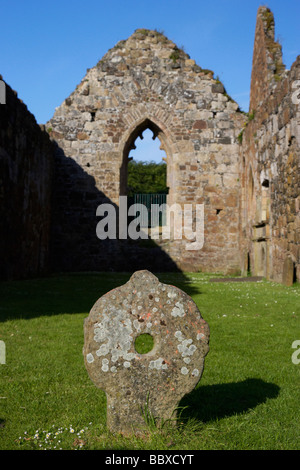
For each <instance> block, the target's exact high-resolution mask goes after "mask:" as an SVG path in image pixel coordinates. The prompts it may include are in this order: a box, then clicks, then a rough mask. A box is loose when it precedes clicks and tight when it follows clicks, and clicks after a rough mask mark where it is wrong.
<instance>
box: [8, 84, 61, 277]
mask: <svg viewBox="0 0 300 470" xmlns="http://www.w3.org/2000/svg"><path fill="white" fill-rule="evenodd" d="M5 95H6V104H1V105H0V218H1V225H0V227H1V228H0V259H1V263H0V278H1V279H18V278H25V277H30V276H36V275H40V274H42V273H44V272H46V271H47V269H48V260H49V258H48V256H49V230H50V214H51V211H50V206H51V200H50V198H51V184H52V163H53V144H52V142H51V140H50V139H49V136H48V134H47V133H46V132H45V131H44V130H42V129H41V128H40V126H39V125H38V124H37V123H36V120H35V118H34V116H33V115H32V114H31V113H30V112H29V111H28V109H27V107H26V106H25V105H24V104H23V103H22V102H21V100H19V99H18V97H17V94H16V93H15V92H14V91H13V90H12V89H11V88H10V87H9V86H8V85H7V84H5Z"/></svg>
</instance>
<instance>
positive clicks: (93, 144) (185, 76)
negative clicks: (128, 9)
mask: <svg viewBox="0 0 300 470" xmlns="http://www.w3.org/2000/svg"><path fill="white" fill-rule="evenodd" d="M243 120H244V116H243V114H242V113H241V112H240V111H239V109H238V105H237V104H236V103H235V102H234V101H233V100H232V99H230V97H229V96H228V95H227V94H226V91H225V89H224V87H223V85H222V84H221V83H220V82H219V80H216V79H214V78H213V72H211V71H208V70H202V69H201V67H199V66H198V65H197V64H196V63H195V62H194V61H193V60H191V59H190V57H189V56H188V55H187V54H186V53H184V52H183V51H182V50H180V49H178V48H177V46H176V45H175V44H174V43H173V42H172V41H170V40H168V39H167V38H166V37H165V36H164V35H163V34H160V33H157V32H155V31H149V30H142V29H140V30H137V31H136V32H135V33H134V34H133V35H132V36H131V37H130V38H129V39H127V40H126V41H120V42H119V43H118V44H117V45H116V46H115V47H114V48H112V49H111V50H110V51H108V53H107V54H106V55H105V56H104V57H103V58H102V60H100V61H99V62H98V64H97V65H96V66H95V67H94V68H92V69H90V70H88V71H87V74H86V76H85V77H84V78H83V80H82V81H81V83H80V84H79V85H78V86H77V88H76V90H75V91H74V92H73V93H72V94H71V95H70V96H69V97H68V98H67V99H66V100H65V101H64V103H63V104H62V105H61V106H60V107H59V108H57V109H56V111H55V114H54V116H53V118H52V119H51V121H50V122H49V123H48V124H47V128H48V129H49V132H50V135H51V136H52V137H53V138H54V139H55V141H56V142H57V145H58V155H60V157H58V156H57V157H56V158H57V159H59V165H60V172H61V173H63V174H64V175H66V174H67V173H68V172H69V171H70V168H71V166H72V167H73V170H72V184H71V185H70V184H69V182H68V179H65V177H64V178H63V179H64V181H65V182H66V184H64V185H63V187H62V184H63V182H62V181H60V186H59V188H58V189H57V191H58V192H59V194H60V197H59V203H58V204H57V205H56V207H54V213H55V214H56V215H55V217H56V220H59V221H60V224H61V225H60V227H59V233H58V231H57V230H56V232H55V243H56V249H57V250H58V252H60V251H61V252H63V253H64V258H65V259H68V260H69V262H68V264H67V266H66V268H67V269H76V268H77V266H78V257H76V254H75V246H74V242H73V237H74V234H76V242H77V252H78V253H80V257H81V259H85V262H86V267H87V268H88V267H89V266H91V263H93V265H94V266H95V267H96V268H98V270H101V266H103V263H104V260H103V243H101V241H100V240H98V241H97V240H96V239H95V227H96V224H97V218H96V215H95V213H96V207H97V204H99V202H100V201H101V196H105V197H106V198H108V199H109V201H111V202H112V203H114V204H116V205H118V203H119V195H126V191H127V163H128V154H129V151H130V149H132V148H133V146H134V141H135V139H136V138H137V137H138V136H139V135H141V133H142V132H143V131H144V130H145V129H147V128H149V129H151V130H152V131H153V134H154V136H157V137H158V138H159V140H160V142H161V147H162V148H163V149H164V150H165V152H166V155H167V184H168V187H169V196H168V202H169V204H173V203H176V204H180V205H182V207H183V204H186V203H193V204H204V211H205V219H204V227H205V233H204V238H205V244H204V247H203V249H202V250H199V251H187V250H186V249H185V243H186V241H185V240H179V241H178V240H170V241H166V242H164V243H163V244H160V249H161V251H163V252H165V253H166V254H167V255H168V256H169V257H170V258H171V259H172V260H173V261H174V262H175V263H176V265H177V266H178V267H179V268H180V269H184V270H199V269H201V270H203V271H223V272H228V273H230V272H231V273H233V272H237V271H239V270H240V264H241V259H240V251H239V244H240V243H239V234H240V232H239V210H240V208H239V204H240V201H239V194H240V189H241V187H240V181H239V145H238V143H237V140H236V138H237V136H238V134H239V131H240V128H241V125H242V122H243ZM66 168H68V170H67V171H65V169H66ZM74 168H75V169H76V168H77V169H78V168H79V170H80V171H79V173H80V174H79V175H78V172H77V171H76V170H75V169H74ZM75 173H76V174H75ZM89 178H92V179H93V183H94V185H93V191H94V193H93V194H94V196H93V197H94V199H93V200H92V201H90V202H89V206H90V207H92V210H91V211H89V210H88V209H87V210H86V211H85V215H83V216H82V217H80V216H79V215H78V214H79V213H81V212H82V207H83V205H84V204H85V201H84V199H85V198H87V197H90V198H91V197H92V196H91V194H89V195H88V194H87V192H86V189H84V190H82V184H83V180H84V179H85V180H86V179H87V180H88V179H89ZM58 179H59V174H58ZM85 184H86V183H85ZM87 185H88V184H86V186H87ZM74 188H77V189H76V191H78V192H79V191H80V192H81V194H80V195H78V198H77V199H76V200H74V198H73V197H72V194H71V193H73V192H74ZM88 191H90V188H89V190H88ZM61 201H64V203H63V204H62V203H61ZM88 212H90V217H89V220H87V213H88ZM84 217H86V219H85V223H84V225H85V227H83V226H82V225H83V224H82V219H83V218H84ZM86 224H88V227H89V230H90V232H91V235H92V236H93V238H94V243H93V250H92V252H91V250H90V244H87V243H86V236H85V237H84V236H82V235H81V234H83V230H84V231H85V229H86V227H87V225H86ZM54 229H56V227H54ZM70 238H72V240H70ZM80 240H81V241H80ZM68 247H71V248H72V253H71V255H70V256H68V253H67V251H68ZM126 250H127V255H126ZM128 250H129V248H128V246H127V247H126V248H125V258H126V259H127V265H128V260H129V259H131V260H132V259H133V257H132V254H131V252H130V250H129V251H128ZM111 251H112V250H110V249H109V246H108V248H107V252H111ZM148 251H149V249H148ZM140 256H142V258H143V257H144V255H140ZM59 258H61V257H60V256H59ZM91 258H92V260H91ZM154 258H155V257H154V256H151V259H152V260H153V259H154ZM118 262H119V261H117V263H118ZM111 263H112V266H111V267H112V268H115V269H117V268H118V267H117V266H113V262H112V261H111ZM147 263H148V261H147ZM149 263H150V264H146V265H144V266H143V267H145V268H147V269H148V268H149V269H152V265H151V261H149ZM79 264H80V263H79Z"/></svg>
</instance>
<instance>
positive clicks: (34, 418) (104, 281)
mask: <svg viewBox="0 0 300 470" xmlns="http://www.w3.org/2000/svg"><path fill="white" fill-rule="evenodd" d="M158 277H159V279H160V280H161V281H162V282H166V283H169V284H173V285H177V286H178V287H180V288H182V289H183V290H184V291H185V292H187V293H188V294H190V295H191V296H192V297H193V299H194V301H195V302H196V303H197V305H198V307H199V309H200V311H201V313H202V316H203V317H204V319H205V320H206V321H207V322H208V323H209V326H210V330H211V341H210V352H209V353H208V355H207V357H206V360H205V368H204V373H203V377H202V379H201V381H200V383H199V385H198V387H197V388H196V389H195V390H194V391H193V392H192V393H191V394H189V395H188V396H186V397H185V398H184V399H183V400H182V401H181V403H180V404H179V407H180V410H181V413H180V419H179V422H178V427H177V429H174V428H172V427H170V426H169V425H168V423H164V426H162V427H161V428H159V427H155V426H154V427H153V426H151V427H149V432H148V433H147V435H145V436H144V437H143V438H141V437H140V438H138V437H132V438H125V437H122V436H120V435H115V434H112V433H110V432H109V431H108V430H107V429H106V397H105V394H104V393H103V392H102V391H101V390H99V389H97V388H96V387H95V386H94V385H93V383H92V382H91V380H90V379H89V377H88V375H87V372H86V370H85V367H84V364H83V356H82V347H83V321H84V318H86V317H87V315H88V312H89V310H90V308H91V307H92V306H93V304H94V302H95V301H96V300H97V299H98V298H99V297H100V296H101V295H102V294H104V293H105V292H107V291H108V290H110V289H112V288H114V287H117V286H119V285H122V284H124V282H126V281H127V280H128V279H129V275H127V274H113V273H112V274H108V273H105V274H101V273H100V274H73V275H63V276H59V277H52V278H49V279H37V280H30V281H18V282H4V283H2V284H0V298H1V303H0V309H1V310H0V320H1V321H0V340H2V341H4V342H5V345H6V364H0V449H2V450H3V449H116V450H117V449H151V450H155V449H159V450H163V449H170V450H175V449H181V450H185V449H188V450H196V449H299V447H300V411H299V393H300V364H295V363H293V361H292V354H293V353H294V352H295V350H293V349H292V344H293V342H294V341H295V340H300V322H299V319H300V285H299V284H296V285H294V286H293V287H289V288H288V287H284V286H282V285H277V284H274V283H271V282H267V281H262V282H259V283H251V282H248V283H236V282H231V283H222V282H218V283H216V282H210V278H211V277H215V276H209V275H208V274H162V275H158ZM298 357H299V358H300V354H299V356H298Z"/></svg>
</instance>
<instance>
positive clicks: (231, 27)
mask: <svg viewBox="0 0 300 470" xmlns="http://www.w3.org/2000/svg"><path fill="white" fill-rule="evenodd" d="M260 5H266V6H268V7H269V8H271V10H272V11H273V13H274V15H275V38H276V39H279V40H280V42H281V44H282V46H283V59H284V63H285V65H286V66H287V68H290V66H291V64H292V63H293V62H294V60H295V58H296V56H297V54H299V53H300V28H299V18H300V1H299V0H285V1H283V0H269V1H268V2H266V3H264V2H263V1H260V0H213V1H210V2H209V1H207V0H205V1H203V0H151V1H150V2H149V1H146V0H123V1H122V0H109V1H103V0H85V1H83V0H51V1H50V2H45V1H41V0H1V4H0V17H1V48H0V74H2V76H3V78H4V80H5V81H6V82H7V83H8V84H9V85H10V86H11V87H12V88H13V89H14V90H16V91H17V92H18V96H19V97H20V99H22V100H23V101H24V102H25V104H26V105H27V107H28V109H29V111H31V112H32V113H33V114H34V116H35V117H36V120H37V122H38V123H46V122H47V121H48V120H49V119H50V118H51V117H52V116H53V114H54V111H55V108H56V107H57V106H59V105H60V104H61V103H62V102H63V100H64V99H65V98H67V97H68V96H69V95H70V93H71V92H72V91H73V90H74V89H75V87H76V85H78V83H80V81H81V79H82V78H83V77H84V75H85V74H86V69H87V68H91V67H93V66H94V65H96V63H97V62H98V61H99V60H100V59H101V58H102V56H103V55H104V54H105V53H106V52H107V51H108V49H110V48H112V47H113V46H115V44H116V43H117V42H118V41H119V40H121V39H127V38H128V37H129V36H130V35H131V34H132V33H133V32H134V31H135V30H136V29H138V28H147V29H157V30H159V31H163V32H164V34H165V35H166V36H167V37H168V38H169V39H171V40H172V41H174V42H175V43H176V44H177V46H179V47H182V46H183V47H184V50H185V51H186V52H187V53H188V54H189V55H190V56H191V58H192V59H194V60H195V61H196V63H197V64H198V65H200V66H201V67H203V68H208V69H211V70H213V71H214V72H215V76H219V78H220V80H221V81H222V82H223V84H224V85H225V87H226V90H227V92H228V93H229V94H230V95H231V96H232V97H233V98H234V99H235V100H236V101H237V102H238V103H239V105H240V107H241V108H242V109H243V110H244V111H248V103H249V88H250V77H251V64H252V52H253V41H254V31H255V23H256V13H257V9H258V7H259V6H260ZM156 141H157V139H156ZM156 141H155V142H156Z"/></svg>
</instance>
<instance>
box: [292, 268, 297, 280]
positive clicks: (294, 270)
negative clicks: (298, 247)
mask: <svg viewBox="0 0 300 470" xmlns="http://www.w3.org/2000/svg"><path fill="white" fill-rule="evenodd" d="M295 282H297V267H296V263H293V284H294V283H295Z"/></svg>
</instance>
